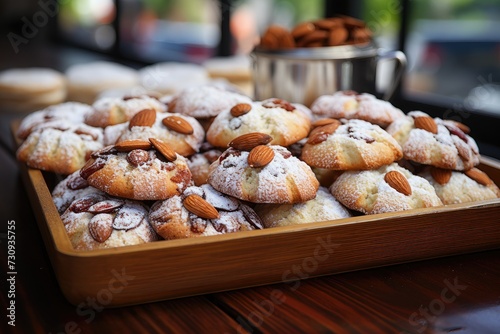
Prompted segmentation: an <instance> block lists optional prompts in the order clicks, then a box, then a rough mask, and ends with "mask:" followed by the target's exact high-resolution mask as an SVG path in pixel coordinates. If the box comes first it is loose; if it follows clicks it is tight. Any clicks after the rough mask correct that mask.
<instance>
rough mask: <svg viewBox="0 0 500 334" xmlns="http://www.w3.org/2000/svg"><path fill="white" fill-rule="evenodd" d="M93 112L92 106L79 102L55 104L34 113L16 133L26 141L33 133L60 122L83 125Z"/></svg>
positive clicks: (22, 122)
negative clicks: (88, 115) (87, 115)
mask: <svg viewBox="0 0 500 334" xmlns="http://www.w3.org/2000/svg"><path fill="white" fill-rule="evenodd" d="M91 111H92V107H91V106H89V105H87V104H83V103H78V102H65V103H60V104H55V105H52V106H50V107H47V108H45V109H42V110H39V111H35V112H32V113H30V114H29V115H27V116H26V117H25V118H23V120H22V121H21V124H20V125H19V128H18V129H17V131H16V135H17V137H18V138H20V139H26V138H27V137H28V136H29V134H30V133H31V132H33V131H36V130H38V129H40V128H46V127H51V126H52V124H54V122H58V121H68V122H69V123H72V124H75V125H79V124H82V123H83V121H84V119H85V115H86V114H87V113H89V112H91ZM55 124H57V123H55ZM52 127H53V126H52Z"/></svg>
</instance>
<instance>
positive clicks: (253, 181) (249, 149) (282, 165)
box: [208, 133, 319, 203]
mask: <svg viewBox="0 0 500 334" xmlns="http://www.w3.org/2000/svg"><path fill="white" fill-rule="evenodd" d="M265 136H266V135H265V134H259V133H256V134H255V133H250V134H247V135H243V136H240V137H238V138H236V139H235V140H234V141H233V142H232V144H231V147H230V148H229V149H227V150H226V151H225V152H224V153H223V154H222V155H221V156H220V157H219V159H217V160H216V161H215V162H214V163H213V164H212V165H211V166H210V171H209V175H208V183H209V184H210V185H212V186H213V187H214V188H215V189H217V190H218V191H220V192H222V193H224V194H227V195H230V196H233V197H236V198H239V199H241V200H244V201H249V202H253V203H298V202H305V201H308V200H310V199H313V198H314V197H315V196H316V191H317V190H318V187H319V182H318V180H316V177H315V176H314V173H313V172H312V170H311V168H310V167H309V166H308V165H307V164H305V163H304V162H303V161H300V160H299V159H297V158H296V157H294V156H292V154H291V153H290V152H289V151H288V150H287V149H286V148H284V147H282V146H277V145H273V146H266V145H265V142H266V141H268V140H270V138H268V140H263V141H261V140H260V139H265V138H266V137H265ZM239 139H241V140H239ZM259 143H261V145H259Z"/></svg>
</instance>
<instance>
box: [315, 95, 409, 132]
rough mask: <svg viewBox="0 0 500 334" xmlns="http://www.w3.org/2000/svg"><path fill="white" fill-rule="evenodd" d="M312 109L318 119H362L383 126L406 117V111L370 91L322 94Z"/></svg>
mask: <svg viewBox="0 0 500 334" xmlns="http://www.w3.org/2000/svg"><path fill="white" fill-rule="evenodd" d="M311 111H312V112H313V115H314V117H315V118H316V119H320V118H336V119H340V118H346V119H362V120H364V121H367V122H370V123H373V124H377V125H379V126H381V127H383V128H385V127H387V126H388V125H389V124H391V123H392V122H394V121H395V120H397V119H399V118H402V117H404V113H403V112H402V111H401V110H400V109H398V108H396V107H394V106H393V105H392V104H391V103H389V102H387V101H384V100H379V99H377V98H376V97H375V96H373V95H371V94H368V93H363V94H358V93H356V92H354V91H340V92H336V93H334V94H333V95H322V96H320V97H318V98H317V99H316V100H315V101H314V102H313V103H312V105H311Z"/></svg>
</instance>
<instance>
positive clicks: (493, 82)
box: [403, 0, 500, 116]
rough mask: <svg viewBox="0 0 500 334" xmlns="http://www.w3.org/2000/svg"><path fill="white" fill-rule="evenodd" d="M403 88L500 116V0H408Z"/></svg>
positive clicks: (407, 92)
mask: <svg viewBox="0 0 500 334" xmlns="http://www.w3.org/2000/svg"><path fill="white" fill-rule="evenodd" d="M408 3H409V6H410V11H409V14H410V15H409V21H408V28H409V30H408V35H407V36H406V48H405V53H406V55H407V57H408V60H409V68H408V75H407V77H406V80H405V81H404V86H403V88H404V90H403V93H404V94H405V95H406V96H408V97H410V98H411V97H417V98H424V99H431V100H439V101H447V103H448V104H451V105H453V106H454V108H456V109H462V111H466V112H472V111H474V112H484V113H488V114H494V115H496V116H500V33H499V31H500V3H499V2H498V1H491V0H461V1H449V0H448V1H431V0H419V1H408Z"/></svg>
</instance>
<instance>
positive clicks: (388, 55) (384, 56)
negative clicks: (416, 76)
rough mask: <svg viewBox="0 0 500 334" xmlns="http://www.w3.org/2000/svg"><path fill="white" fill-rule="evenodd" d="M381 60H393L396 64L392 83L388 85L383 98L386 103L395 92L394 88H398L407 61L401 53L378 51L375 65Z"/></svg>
mask: <svg viewBox="0 0 500 334" xmlns="http://www.w3.org/2000/svg"><path fill="white" fill-rule="evenodd" d="M382 60H395V61H396V62H397V66H396V70H395V71H394V78H393V80H392V83H391V84H390V85H389V87H388V88H387V90H386V91H385V93H384V96H383V99H384V100H386V101H387V100H389V99H390V98H391V97H392V95H393V94H394V92H395V91H396V88H397V87H398V84H399V82H400V80H401V78H402V76H403V73H404V71H405V70H406V64H407V60H406V56H405V54H404V53H403V52H402V51H397V50H396V51H387V50H379V51H378V60H377V63H378V62H380V61H382Z"/></svg>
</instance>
